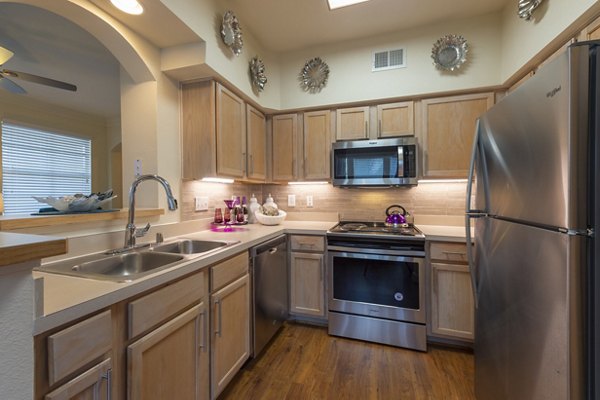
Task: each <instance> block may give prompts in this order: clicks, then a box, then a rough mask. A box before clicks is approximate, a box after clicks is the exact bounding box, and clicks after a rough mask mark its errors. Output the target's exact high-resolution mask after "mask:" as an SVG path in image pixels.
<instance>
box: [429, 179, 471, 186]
mask: <svg viewBox="0 0 600 400" xmlns="http://www.w3.org/2000/svg"><path fill="white" fill-rule="evenodd" d="M467 181H468V179H419V180H418V181H417V182H418V183H419V185H420V184H421V183H467Z"/></svg>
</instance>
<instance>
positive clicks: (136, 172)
mask: <svg viewBox="0 0 600 400" xmlns="http://www.w3.org/2000/svg"><path fill="white" fill-rule="evenodd" d="M133 173H134V175H135V177H136V178H137V177H138V176H141V175H142V160H140V159H139V158H138V159H137V160H135V165H134V168H133Z"/></svg>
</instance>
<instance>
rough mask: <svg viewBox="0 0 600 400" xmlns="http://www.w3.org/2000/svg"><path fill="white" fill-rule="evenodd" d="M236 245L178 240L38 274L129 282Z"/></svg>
mask: <svg viewBox="0 0 600 400" xmlns="http://www.w3.org/2000/svg"><path fill="white" fill-rule="evenodd" d="M235 243H239V242H230V241H213V240H192V239H180V240H176V241H173V242H166V243H160V244H156V245H154V246H151V247H145V248H137V249H131V250H127V251H124V252H119V253H115V254H111V253H97V254H92V255H89V256H83V257H78V258H74V259H70V260H65V261H59V262H56V263H52V264H48V265H43V266H41V267H39V268H36V270H37V271H40V272H50V273H56V274H62V275H70V276H77V277H81V278H90V279H99V280H108V281H113V282H129V281H133V280H135V279H138V278H141V277H142V276H145V275H148V274H150V273H153V272H156V271H160V270H161V269H166V268H168V267H171V266H174V265H175V264H177V263H179V262H182V261H184V260H189V259H191V258H196V257H201V256H203V255H208V254H209V253H213V252H215V251H217V250H219V249H222V248H224V247H227V246H230V245H232V244H235Z"/></svg>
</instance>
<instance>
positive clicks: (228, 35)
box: [221, 11, 244, 56]
mask: <svg viewBox="0 0 600 400" xmlns="http://www.w3.org/2000/svg"><path fill="white" fill-rule="evenodd" d="M221 38H222V39H223V43H225V44H226V45H227V46H229V48H230V49H231V51H233V54H235V55H236V56H239V55H240V53H241V52H242V47H243V46H244V42H243V41H242V29H241V28H240V23H239V22H238V20H237V17H236V16H235V15H234V14H233V11H227V12H226V13H225V15H223V23H222V24H221Z"/></svg>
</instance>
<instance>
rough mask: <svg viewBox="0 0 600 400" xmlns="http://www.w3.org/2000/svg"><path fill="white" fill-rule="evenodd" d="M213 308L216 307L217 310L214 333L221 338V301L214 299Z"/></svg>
mask: <svg viewBox="0 0 600 400" xmlns="http://www.w3.org/2000/svg"><path fill="white" fill-rule="evenodd" d="M215 306H217V307H218V310H217V318H218V321H217V330H216V331H215V335H217V336H219V337H221V299H216V300H215Z"/></svg>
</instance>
